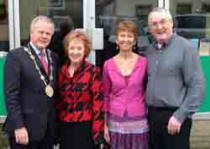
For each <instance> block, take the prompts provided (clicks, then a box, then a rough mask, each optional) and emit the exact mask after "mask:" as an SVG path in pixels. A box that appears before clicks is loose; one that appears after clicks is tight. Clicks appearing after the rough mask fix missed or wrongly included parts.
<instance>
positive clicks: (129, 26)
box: [116, 20, 138, 40]
mask: <svg viewBox="0 0 210 149" xmlns="http://www.w3.org/2000/svg"><path fill="white" fill-rule="evenodd" d="M116 31H117V36H118V34H119V32H121V31H128V32H131V33H133V34H134V37H135V40H136V39H137V37H138V29H137V27H136V25H135V23H134V21H131V20H121V21H119V23H118V25H117V28H116Z"/></svg>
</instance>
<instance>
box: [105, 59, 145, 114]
mask: <svg viewBox="0 0 210 149" xmlns="http://www.w3.org/2000/svg"><path fill="white" fill-rule="evenodd" d="M146 80H147V59H146V58H144V57H142V56H139V58H138V60H137V63H136V64H135V67H134V70H133V72H132V74H131V75H130V76H129V78H128V80H127V82H126V78H125V77H124V76H122V74H121V72H120V69H119V68H118V67H117V65H116V64H115V62H114V59H113V58H111V59H109V60H107V61H106V62H105V64H104V69H103V85H104V100H105V107H104V108H105V111H108V112H110V113H112V114H114V115H117V116H120V117H123V115H124V113H125V111H127V113H128V116H129V117H135V116H143V115H145V113H146V106H145V85H146Z"/></svg>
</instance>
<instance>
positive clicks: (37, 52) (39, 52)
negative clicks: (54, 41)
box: [30, 42, 48, 64]
mask: <svg viewBox="0 0 210 149" xmlns="http://www.w3.org/2000/svg"><path fill="white" fill-rule="evenodd" d="M30 45H31V46H32V48H33V50H34V51H35V53H36V54H37V56H38V57H39V59H40V58H41V51H40V50H39V48H37V47H36V46H35V45H34V44H33V43H32V42H30ZM44 57H45V60H46V62H47V64H48V60H47V54H46V51H45V53H44Z"/></svg>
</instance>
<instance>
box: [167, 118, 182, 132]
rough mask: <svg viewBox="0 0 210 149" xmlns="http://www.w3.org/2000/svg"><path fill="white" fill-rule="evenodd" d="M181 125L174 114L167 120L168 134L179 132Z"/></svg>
mask: <svg viewBox="0 0 210 149" xmlns="http://www.w3.org/2000/svg"><path fill="white" fill-rule="evenodd" d="M181 125H182V124H181V123H180V122H179V121H178V120H177V119H176V118H175V117H174V116H172V117H171V118H170V119H169V121H168V127H167V128H168V133H169V134H170V135H176V134H179V132H180V130H181Z"/></svg>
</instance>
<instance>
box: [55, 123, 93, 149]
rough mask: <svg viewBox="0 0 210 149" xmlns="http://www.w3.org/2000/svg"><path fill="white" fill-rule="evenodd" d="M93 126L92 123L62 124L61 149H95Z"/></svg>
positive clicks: (60, 133)
mask: <svg viewBox="0 0 210 149" xmlns="http://www.w3.org/2000/svg"><path fill="white" fill-rule="evenodd" d="M91 126H92V125H91V123H90V122H71V123H63V122H60V123H59V126H58V127H59V140H60V141H59V143H60V149H95V147H94V142H93V135H92V127H91Z"/></svg>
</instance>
